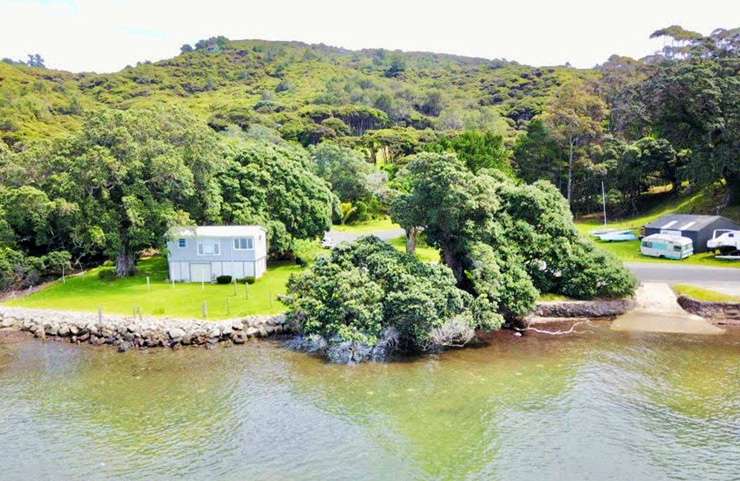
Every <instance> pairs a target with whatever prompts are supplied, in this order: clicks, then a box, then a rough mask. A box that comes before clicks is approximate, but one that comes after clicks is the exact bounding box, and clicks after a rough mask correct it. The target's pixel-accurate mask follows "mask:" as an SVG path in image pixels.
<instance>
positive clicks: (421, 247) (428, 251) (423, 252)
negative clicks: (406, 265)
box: [388, 236, 439, 262]
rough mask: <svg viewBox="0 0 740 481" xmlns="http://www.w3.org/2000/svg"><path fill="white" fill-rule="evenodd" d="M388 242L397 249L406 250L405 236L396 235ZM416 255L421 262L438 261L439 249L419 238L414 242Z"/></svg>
mask: <svg viewBox="0 0 740 481" xmlns="http://www.w3.org/2000/svg"><path fill="white" fill-rule="evenodd" d="M388 242H389V243H390V244H391V245H392V246H393V247H395V248H396V249H398V250H399V251H404V252H405V251H406V237H403V236H402V237H396V238H395V239H391V240H390V241H388ZM416 257H417V258H418V259H419V260H420V261H423V262H439V251H438V250H437V249H435V248H434V247H429V246H428V245H427V243H426V242H425V241H424V239H419V241H418V242H417V243H416Z"/></svg>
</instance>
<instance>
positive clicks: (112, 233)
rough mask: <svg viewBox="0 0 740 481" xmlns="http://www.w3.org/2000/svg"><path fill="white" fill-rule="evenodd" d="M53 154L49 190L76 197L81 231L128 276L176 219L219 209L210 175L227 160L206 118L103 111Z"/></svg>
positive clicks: (47, 180)
mask: <svg viewBox="0 0 740 481" xmlns="http://www.w3.org/2000/svg"><path fill="white" fill-rule="evenodd" d="M53 156H54V162H53V165H52V166H51V167H52V169H53V174H51V175H48V176H46V177H45V179H43V184H44V185H43V190H44V191H46V192H53V193H58V195H60V196H61V197H63V198H65V199H66V200H68V201H69V202H72V203H74V205H75V206H76V212H77V214H76V215H77V220H78V222H77V225H76V227H75V230H76V233H75V234H74V235H75V236H76V237H77V238H82V239H85V242H86V243H87V244H88V247H87V248H88V249H91V250H92V249H93V248H94V247H95V246H96V245H97V246H100V247H101V248H102V249H103V250H104V252H105V253H106V254H108V255H110V256H112V257H114V258H115V259H116V273H117V275H118V276H121V277H123V276H128V275H130V274H132V273H133V272H134V270H135V265H136V258H137V252H138V251H139V250H140V249H143V248H146V247H151V246H156V245H159V243H160V242H161V240H162V238H163V236H164V233H165V231H166V230H167V228H168V227H169V226H170V225H171V224H173V223H180V222H185V221H187V220H188V219H189V217H190V215H191V214H192V215H193V216H195V217H196V218H198V217H202V216H204V215H206V213H207V212H208V211H209V210H212V208H213V206H212V205H210V204H211V202H212V198H211V195H210V194H211V193H212V188H211V187H210V185H211V184H210V180H211V178H212V176H213V174H214V173H215V172H216V171H217V170H218V169H219V168H220V165H221V161H220V156H219V155H218V144H217V142H216V138H215V134H214V133H213V132H212V131H211V130H210V129H209V128H208V127H207V126H206V125H205V123H203V122H202V121H200V120H199V119H197V118H195V117H193V116H192V115H191V114H189V113H186V112H185V111H183V110H178V109H163V108H158V109H145V110H129V111H114V110H110V111H103V112H100V113H97V114H95V115H93V116H91V117H89V118H88V119H87V121H86V123H85V126H84V129H83V130H82V132H81V133H80V134H79V135H77V136H75V137H74V138H73V139H71V140H70V141H68V142H64V143H63V144H61V145H59V146H58V147H57V148H56V149H54V152H53Z"/></svg>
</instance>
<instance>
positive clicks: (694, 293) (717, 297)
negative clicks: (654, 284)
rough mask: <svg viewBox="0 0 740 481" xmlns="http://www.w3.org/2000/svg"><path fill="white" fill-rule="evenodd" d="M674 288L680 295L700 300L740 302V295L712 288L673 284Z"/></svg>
mask: <svg viewBox="0 0 740 481" xmlns="http://www.w3.org/2000/svg"><path fill="white" fill-rule="evenodd" d="M673 290H674V291H675V292H676V294H678V295H685V296H688V297H691V298H693V299H696V300H698V301H708V302H740V296H732V295H730V294H725V293H723V292H717V291H712V290H710V289H703V288H701V287H697V286H692V285H690V284H676V285H675V286H673Z"/></svg>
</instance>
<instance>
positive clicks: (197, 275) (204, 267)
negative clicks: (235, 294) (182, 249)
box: [190, 264, 211, 282]
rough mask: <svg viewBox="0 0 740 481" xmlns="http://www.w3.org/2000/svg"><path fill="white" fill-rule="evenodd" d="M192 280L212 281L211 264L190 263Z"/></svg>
mask: <svg viewBox="0 0 740 481" xmlns="http://www.w3.org/2000/svg"><path fill="white" fill-rule="evenodd" d="M190 280H191V281H192V282H211V264H190Z"/></svg>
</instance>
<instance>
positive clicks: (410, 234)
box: [406, 227, 419, 254]
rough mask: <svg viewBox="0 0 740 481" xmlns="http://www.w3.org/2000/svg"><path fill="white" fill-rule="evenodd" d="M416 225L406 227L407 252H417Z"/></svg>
mask: <svg viewBox="0 0 740 481" xmlns="http://www.w3.org/2000/svg"><path fill="white" fill-rule="evenodd" d="M418 233H419V232H418V230H417V229H416V227H410V228H408V229H406V253H407V254H416V236H417V235H418Z"/></svg>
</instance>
